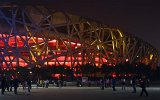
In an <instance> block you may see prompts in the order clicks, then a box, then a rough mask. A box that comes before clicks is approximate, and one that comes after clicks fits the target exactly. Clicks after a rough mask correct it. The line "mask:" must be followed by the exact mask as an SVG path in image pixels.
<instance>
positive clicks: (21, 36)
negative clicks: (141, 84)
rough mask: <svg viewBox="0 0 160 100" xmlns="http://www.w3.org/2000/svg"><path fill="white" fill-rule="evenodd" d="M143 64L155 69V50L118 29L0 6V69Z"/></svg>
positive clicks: (53, 12) (41, 11) (38, 8)
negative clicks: (0, 67)
mask: <svg viewBox="0 0 160 100" xmlns="http://www.w3.org/2000/svg"><path fill="white" fill-rule="evenodd" d="M124 62H130V63H144V64H147V65H148V64H149V65H150V66H152V68H155V67H156V66H157V64H158V51H157V50H156V49H155V48H154V47H153V46H151V45H150V44H148V43H146V42H145V41H143V40H141V39H139V38H137V37H135V36H133V35H131V34H127V33H123V32H122V31H121V30H120V29H118V28H110V27H108V26H107V25H104V24H100V23H97V22H96V21H92V20H89V19H86V18H83V17H79V16H75V15H71V14H69V13H66V12H63V11H56V10H52V9H48V8H45V7H42V6H34V7H33V6H23V7H22V6H12V7H11V6H7V7H1V8H0V66H3V68H14V67H16V66H22V67H25V66H30V67H34V66H37V67H43V66H46V65H57V66H59V65H60V66H70V67H74V66H77V65H82V64H86V63H90V64H93V65H96V66H98V67H100V66H101V65H102V64H104V63H105V64H108V65H110V66H115V65H116V64H119V63H124Z"/></svg>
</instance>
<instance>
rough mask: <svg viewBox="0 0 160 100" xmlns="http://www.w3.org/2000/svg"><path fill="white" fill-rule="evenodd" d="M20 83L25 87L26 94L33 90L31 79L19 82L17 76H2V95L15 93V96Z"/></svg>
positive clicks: (0, 86) (0, 80)
mask: <svg viewBox="0 0 160 100" xmlns="http://www.w3.org/2000/svg"><path fill="white" fill-rule="evenodd" d="M20 83H21V85H22V87H23V91H24V93H25V94H28V93H29V92H30V90H31V80H30V78H29V77H28V78H27V79H25V80H19V79H18V77H17V76H5V75H1V77H0V88H1V94H4V93H5V92H14V94H17V89H18V87H19V84H20Z"/></svg>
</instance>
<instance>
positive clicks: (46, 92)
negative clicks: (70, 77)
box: [0, 87, 160, 100]
mask: <svg viewBox="0 0 160 100" xmlns="http://www.w3.org/2000/svg"><path fill="white" fill-rule="evenodd" d="M147 90H148V93H149V96H148V97H146V96H145V95H144V96H142V97H139V94H140V91H141V89H140V88H137V93H132V88H131V87H126V90H125V91H122V90H121V87H116V91H112V88H106V89H105V90H101V89H100V88H99V87H62V88H59V87H49V88H38V89H37V88H33V89H32V92H31V93H30V94H25V93H24V92H23V90H22V88H19V89H18V95H15V94H13V92H5V94H4V95H1V94H0V100H105V99H106V100H157V99H159V98H160V87H149V88H147Z"/></svg>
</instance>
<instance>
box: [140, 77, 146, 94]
mask: <svg viewBox="0 0 160 100" xmlns="http://www.w3.org/2000/svg"><path fill="white" fill-rule="evenodd" d="M140 87H141V88H142V90H141V93H140V96H142V95H143V93H145V94H146V96H148V92H147V90H146V78H145V76H142V79H141V80H140Z"/></svg>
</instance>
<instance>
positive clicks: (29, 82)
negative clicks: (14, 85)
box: [27, 78, 32, 92]
mask: <svg viewBox="0 0 160 100" xmlns="http://www.w3.org/2000/svg"><path fill="white" fill-rule="evenodd" d="M27 87H28V92H31V88H32V87H31V80H30V78H28V79H27Z"/></svg>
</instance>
